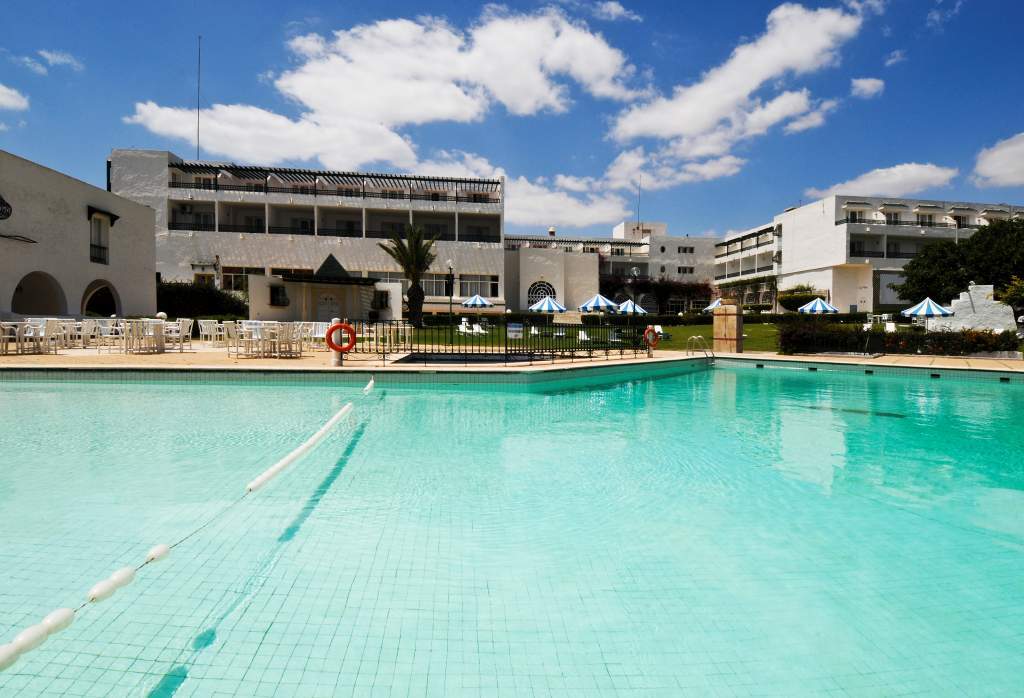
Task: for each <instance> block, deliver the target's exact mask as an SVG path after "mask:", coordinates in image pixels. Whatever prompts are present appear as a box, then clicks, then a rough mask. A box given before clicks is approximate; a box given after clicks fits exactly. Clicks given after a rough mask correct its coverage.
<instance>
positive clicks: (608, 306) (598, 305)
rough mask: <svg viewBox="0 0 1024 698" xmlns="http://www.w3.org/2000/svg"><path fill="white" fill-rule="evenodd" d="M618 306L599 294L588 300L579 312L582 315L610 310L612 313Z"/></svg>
mask: <svg viewBox="0 0 1024 698" xmlns="http://www.w3.org/2000/svg"><path fill="white" fill-rule="evenodd" d="M618 307H619V306H618V305H616V304H615V303H613V302H612V301H610V300H608V299H607V298H605V297H604V296H602V295H601V294H600V293H599V294H597V295H596V296H594V297H593V298H591V299H590V300H588V301H587V302H586V303H584V304H583V305H581V306H580V310H581V311H582V312H584V313H596V312H598V311H600V310H610V311H612V312H614V311H615V310H616V309H617V308H618Z"/></svg>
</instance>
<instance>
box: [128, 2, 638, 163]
mask: <svg viewBox="0 0 1024 698" xmlns="http://www.w3.org/2000/svg"><path fill="white" fill-rule="evenodd" d="M288 46H289V48H290V49H291V51H292V52H293V54H294V56H295V58H296V59H297V61H298V65H297V66H296V67H294V68H292V69H290V70H286V71H284V72H282V73H280V74H279V75H278V76H277V77H276V79H275V80H274V83H273V84H274V86H275V87H276V89H277V90H278V91H280V92H281V94H283V95H284V96H285V97H287V98H288V99H289V100H290V101H291V102H292V103H294V104H295V105H297V106H298V107H299V110H300V114H299V116H298V117H297V118H292V117H289V116H285V115H281V114H277V113H274V112H272V111H268V110H265V109H262V108H259V107H256V106H250V105H244V104H236V105H224V104H218V105H214V106H213V107H212V108H210V109H206V110H203V119H202V130H203V147H204V148H206V149H207V150H209V151H210V152H213V153H217V154H219V155H222V156H225V157H228V158H233V159H239V160H245V161H255V160H259V161H262V162H268V163H275V162H280V161H284V160H293V159H319V160H320V161H321V162H322V163H323V164H324V165H325V166H328V167H353V168H354V167H360V166H363V165H366V164H369V163H381V164H386V165H387V164H390V165H395V166H398V167H409V166H411V164H413V163H414V162H415V160H416V156H415V151H414V146H413V145H412V143H411V142H410V141H409V140H408V139H406V138H405V137H403V136H402V135H401V134H400V133H399V132H398V130H397V129H399V128H401V127H402V126H408V125H414V124H425V123H432V122H438V121H452V122H472V121H478V120H480V119H482V118H483V117H484V116H485V115H486V113H487V112H488V110H489V109H491V107H492V106H493V105H494V104H495V103H497V104H500V105H502V106H503V107H504V108H505V109H506V110H507V111H509V112H510V113H512V114H517V115H530V114H536V113H539V112H544V111H547V112H555V113H558V112H564V111H566V110H567V109H568V108H569V106H570V104H571V93H570V88H571V86H572V85H573V84H575V85H576V86H578V87H579V88H581V89H583V90H584V91H586V92H588V93H590V94H591V95H593V96H595V97H600V98H607V99H614V100H625V99H631V98H636V97H638V96H639V95H641V94H642V92H640V91H638V90H636V89H634V88H631V87H629V86H628V83H629V82H630V81H631V80H632V79H633V75H634V69H633V68H632V66H630V65H629V63H628V62H627V61H626V57H625V55H624V54H623V53H622V52H621V51H619V50H618V49H616V48H614V47H612V46H611V45H609V44H608V43H607V42H606V41H605V40H604V38H603V37H602V36H601V35H600V34H597V33H594V32H591V31H590V30H589V29H588V28H587V27H586V26H585V25H583V24H580V23H577V22H574V21H572V20H570V19H569V18H567V17H566V16H565V15H564V14H562V13H561V12H559V11H557V10H554V9H545V10H542V11H539V12H536V13H532V14H515V13H511V12H509V11H507V10H505V9H502V8H498V7H495V6H490V7H489V8H488V9H486V10H485V11H484V14H483V15H482V16H481V18H480V20H479V21H478V22H477V23H476V24H474V25H472V26H471V27H469V28H468V29H467V30H465V31H462V30H459V29H456V28H454V27H452V26H451V25H449V24H448V23H447V22H445V21H444V20H441V19H437V18H432V17H423V18H419V19H416V20H408V19H397V20H385V21H380V22H375V23H372V24H364V25H358V26H356V27H353V28H351V29H347V30H342V31H337V32H334V33H333V34H331V35H328V36H322V35H319V34H304V35H301V36H295V37H292V38H291V39H290V40H289V42H288ZM126 120H127V121H128V122H129V123H135V124H139V125H142V126H144V127H146V128H148V129H149V130H151V131H153V132H154V133H158V134H160V135H164V136H170V137H174V138H181V139H185V140H188V141H190V142H194V141H193V139H194V113H193V112H191V111H189V110H188V109H183V108H174V107H165V106H160V105H157V104H155V103H153V102H140V103H138V104H136V106H135V112H134V113H133V114H132V115H131V116H129V117H127V119H126ZM189 124H192V125H189ZM240 129H243V130H240ZM256 134H260V135H259V136H257V135H256Z"/></svg>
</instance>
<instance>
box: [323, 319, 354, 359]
mask: <svg viewBox="0 0 1024 698" xmlns="http://www.w3.org/2000/svg"><path fill="white" fill-rule="evenodd" d="M342 332H344V333H345V334H346V335H347V338H346V340H345V343H344V344H339V343H338V340H340V339H341V333H342ZM324 341H325V342H326V343H327V348H328V349H330V350H331V365H332V366H341V365H342V360H343V356H344V355H345V354H346V353H347V352H350V351H352V350H353V349H355V346H356V328H354V327H352V325H350V324H348V323H347V322H342V321H341V320H340V319H338V318H334V319H333V320H331V326H330V327H328V328H327V334H326V335H324Z"/></svg>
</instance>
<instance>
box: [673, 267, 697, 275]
mask: <svg viewBox="0 0 1024 698" xmlns="http://www.w3.org/2000/svg"><path fill="white" fill-rule="evenodd" d="M676 273H677V274H692V273H693V267H676Z"/></svg>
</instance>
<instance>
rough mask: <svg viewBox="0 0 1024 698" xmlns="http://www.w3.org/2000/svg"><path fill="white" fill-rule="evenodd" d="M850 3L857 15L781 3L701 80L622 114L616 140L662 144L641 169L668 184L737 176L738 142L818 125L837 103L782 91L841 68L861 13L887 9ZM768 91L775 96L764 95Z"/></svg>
mask: <svg viewBox="0 0 1024 698" xmlns="http://www.w3.org/2000/svg"><path fill="white" fill-rule="evenodd" d="M847 5H848V6H849V7H851V8H853V10H854V11H853V12H852V13H850V12H844V11H843V10H842V9H836V8H825V9H817V10H811V9H807V8H805V7H802V6H800V5H796V4H792V3H785V4H782V5H779V6H778V7H776V8H775V9H774V10H772V11H771V12H770V13H769V14H768V17H767V19H766V29H765V31H764V33H763V34H761V35H760V36H758V37H756V38H754V39H751V40H749V41H747V42H745V43H743V44H741V45H739V46H738V47H736V49H735V50H733V52H732V54H731V55H730V56H729V58H728V59H727V60H726V61H725V62H723V63H721V64H720V65H718V66H715V67H714V68H712V69H711V70H708V71H707V72H706V73H704V74H703V75H702V76H701V78H700V80H698V81H697V82H695V83H693V84H691V85H679V86H677V87H676V88H675V90H674V92H673V93H672V95H671V96H670V97H666V96H659V97H656V98H654V99H650V100H648V101H647V102H644V103H641V104H638V105H636V106H634V107H630V108H628V109H625V110H624V111H623V112H622V113H620V114H619V116H618V117H617V119H616V120H615V122H614V124H613V127H612V131H611V135H612V137H613V138H615V139H616V140H618V141H619V142H622V143H628V142H630V141H633V140H636V139H640V138H653V139H656V140H661V141H663V143H662V145H661V146H660V148H658V149H656V150H655V151H654V152H653V153H651V154H650V155H645V156H644V157H645V161H646V162H645V164H644V167H645V168H647V169H650V170H652V171H653V172H655V173H658V177H659V180H658V181H659V182H662V181H664V182H666V183H667V184H666V186H674V185H675V184H678V183H682V182H691V181H703V180H706V179H713V178H715V177H716V176H717V177H726V176H731V175H733V174H735V173H736V172H737V171H738V170H739V168H740V167H742V165H743V163H744V162H745V161H744V160H743V159H742V158H739V157H735V156H733V155H731V152H732V149H733V148H734V147H735V146H736V145H737V144H738V143H740V142H742V141H745V140H749V139H752V138H755V137H758V136H762V135H764V134H765V133H767V132H768V131H769V130H770V129H771V128H773V127H775V126H778V125H780V124H785V126H784V129H785V131H786V133H796V132H799V131H803V130H807V129H809V128H814V127H816V126H820V125H822V124H824V123H825V117H826V115H827V114H828V113H829V112H830V111H832V110H834V109H835V107H836V106H837V105H838V100H834V99H827V100H816V99H815V98H814V97H813V96H812V95H811V93H810V91H809V90H807V89H806V88H804V89H797V90H784V91H779V90H783V87H782V85H783V81H784V80H785V79H787V78H789V77H792V76H800V75H806V74H810V73H814V72H816V71H819V70H822V69H824V68H826V67H829V66H833V65H836V64H837V63H838V61H839V53H838V51H839V48H840V47H841V46H842V45H843V44H844V43H846V42H847V41H849V40H850V39H851V38H853V37H854V36H856V34H857V33H858V32H859V31H860V28H861V25H862V23H863V15H864V14H865V13H868V12H876V11H881V9H883V3H880V2H874V1H868V2H852V3H847ZM767 90H772V91H777V92H776V93H775V94H774V95H772V96H768V97H765V96H762V94H761V93H762V92H764V91H767ZM627 152H634V153H635V152H636V151H627ZM631 157H635V155H634V156H631ZM612 169H613V171H614V168H612ZM661 178H663V179H661ZM619 179H621V178H619V177H611V178H610V181H618V180H619Z"/></svg>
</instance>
